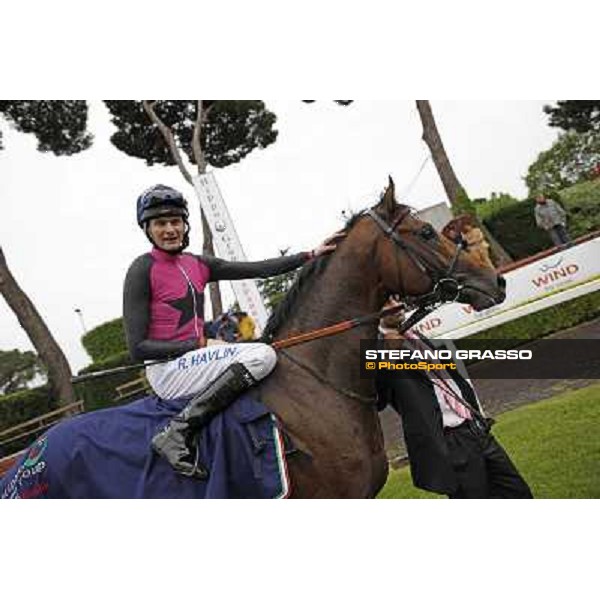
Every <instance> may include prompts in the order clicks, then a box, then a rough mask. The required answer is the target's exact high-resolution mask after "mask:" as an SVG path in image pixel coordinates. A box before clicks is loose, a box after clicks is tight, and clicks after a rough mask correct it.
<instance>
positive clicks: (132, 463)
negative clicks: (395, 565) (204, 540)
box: [0, 391, 289, 498]
mask: <svg viewBox="0 0 600 600" xmlns="http://www.w3.org/2000/svg"><path fill="white" fill-rule="evenodd" d="M255 394H256V392H255V391H251V392H249V393H247V394H245V395H244V396H242V397H241V398H239V399H238V400H236V401H235V402H234V403H233V404H232V405H231V406H230V407H229V408H228V409H227V410H226V411H224V412H223V413H221V414H219V415H217V416H216V417H214V418H213V419H212V420H211V422H210V423H209V424H208V426H207V427H206V428H205V429H204V430H203V432H202V435H201V438H200V442H199V450H200V457H201V460H202V462H203V464H204V466H206V467H207V468H208V470H209V473H210V475H209V478H208V479H207V480H205V481H199V480H197V479H192V478H189V477H185V476H182V475H178V474H177V473H176V472H175V471H174V470H173V469H172V467H171V466H170V465H169V463H168V462H167V461H166V460H165V459H164V458H162V457H160V456H158V455H157V454H156V453H155V452H153V451H152V449H151V446H150V441H151V439H152V437H153V436H154V435H155V433H157V432H158V431H159V430H160V429H161V428H162V427H164V426H165V425H166V424H167V423H168V422H169V421H170V419H171V418H172V417H173V416H174V415H176V414H177V413H178V412H179V411H180V410H181V409H182V408H183V406H184V405H185V403H184V402H183V401H178V400H173V401H163V400H159V399H158V398H157V397H156V396H146V397H144V398H141V399H140V400H137V401H135V402H132V403H130V404H127V405H125V406H119V407H115V408H109V409H104V410H99V411H95V412H92V413H86V414H83V415H78V416H76V417H73V418H71V419H68V420H66V421H63V422H61V423H59V424H58V425H55V426H54V427H52V428H51V429H49V430H48V431H47V432H46V434H44V436H42V437H41V438H39V439H38V440H37V441H36V442H35V443H34V444H32V445H31V446H30V447H29V449H28V450H27V451H26V452H25V453H24V454H23V456H22V457H21V458H20V460H19V461H17V463H16V464H15V465H13V466H12V468H11V469H10V470H9V471H8V472H7V473H6V474H5V476H4V477H3V478H2V479H1V480H0V498H284V497H287V495H288V494H289V482H288V478H287V470H286V465H285V454H284V448H283V442H282V435H281V432H280V430H279V428H278V426H277V422H276V419H275V417H273V415H271V414H270V413H269V411H268V410H267V408H266V407H265V406H264V405H263V404H262V403H261V402H260V401H259V400H258V399H257V398H256V396H255Z"/></svg>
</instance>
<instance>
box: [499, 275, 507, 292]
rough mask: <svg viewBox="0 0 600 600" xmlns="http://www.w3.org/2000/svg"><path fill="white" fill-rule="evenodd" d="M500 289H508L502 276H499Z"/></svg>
mask: <svg viewBox="0 0 600 600" xmlns="http://www.w3.org/2000/svg"><path fill="white" fill-rule="evenodd" d="M498 287H500V288H502V289H503V290H505V289H506V279H504V277H502V275H498Z"/></svg>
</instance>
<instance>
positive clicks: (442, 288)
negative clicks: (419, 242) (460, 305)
mask: <svg viewBox="0 0 600 600" xmlns="http://www.w3.org/2000/svg"><path fill="white" fill-rule="evenodd" d="M365 214H367V215H368V216H369V217H370V218H371V219H373V221H375V223H376V224H377V226H378V227H379V228H380V229H381V230H382V231H383V233H384V234H385V235H386V237H388V238H389V239H390V240H391V241H392V242H393V243H394V244H395V245H396V246H398V248H400V249H401V250H403V251H404V252H405V253H406V254H407V256H408V257H409V258H410V259H411V260H412V262H413V263H414V264H415V265H416V267H417V268H418V269H419V270H420V271H421V272H422V273H423V274H424V275H427V277H429V279H431V281H432V282H433V289H432V291H431V292H429V293H427V294H421V295H420V296H416V297H414V298H410V299H408V303H409V304H410V305H413V306H415V307H417V309H418V311H419V310H420V309H424V310H426V312H425V313H424V314H423V315H422V316H420V318H419V320H420V319H422V318H423V316H425V314H427V313H429V312H431V311H432V310H433V309H434V308H435V307H436V306H437V305H438V304H441V303H444V302H454V301H456V300H457V299H458V297H459V296H460V293H461V291H462V288H463V286H462V285H461V284H460V283H459V282H458V280H457V279H456V277H455V276H454V271H455V269H456V265H457V264H458V257H459V255H460V252H461V250H462V246H461V245H460V244H458V245H457V246H456V252H455V253H454V256H453V257H452V260H451V261H450V265H449V266H448V268H447V269H445V270H443V271H442V270H440V269H439V268H437V267H434V266H432V265H431V264H428V261H427V260H426V259H425V257H424V256H422V255H419V254H418V253H417V252H416V251H415V250H414V249H413V248H411V247H410V246H408V245H407V244H406V242H405V241H404V240H403V239H402V238H401V237H400V234H399V233H398V232H397V231H396V229H397V228H398V226H399V225H400V223H402V221H403V220H404V219H405V218H406V217H407V216H408V215H409V214H410V209H407V210H404V211H402V212H401V213H400V215H398V217H397V218H396V219H395V220H394V221H393V223H392V224H391V225H390V224H388V223H386V222H385V221H384V220H383V219H382V218H381V217H380V216H379V215H378V214H377V213H376V212H375V211H374V210H372V209H371V210H368V211H367V212H366V213H365ZM424 227H425V228H426V227H428V225H425V226H424ZM429 227H431V226H430V225H429ZM411 233H415V232H414V231H411ZM418 311H417V312H418ZM410 321H412V318H411V319H410ZM415 322H416V321H414V322H412V323H411V325H410V327H412V326H413V325H414V323H415ZM407 323H408V321H407ZM410 327H407V329H409V328H410Z"/></svg>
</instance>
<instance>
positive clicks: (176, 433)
mask: <svg viewBox="0 0 600 600" xmlns="http://www.w3.org/2000/svg"><path fill="white" fill-rule="evenodd" d="M255 383H256V380H255V379H254V377H253V376H252V374H251V373H250V371H248V369H247V368H246V367H245V366H244V365H242V364H241V363H233V364H231V365H230V366H229V367H228V368H227V369H226V370H225V371H224V372H223V373H221V375H219V377H217V378H216V379H215V380H214V381H213V382H212V383H211V384H210V385H209V386H208V387H207V388H206V389H205V390H204V391H203V392H200V393H199V394H198V395H196V396H194V397H193V398H192V399H191V400H190V402H189V403H188V404H187V406H186V407H185V408H184V409H183V410H182V411H181V412H180V413H179V414H178V415H176V416H175V417H173V419H172V420H171V422H170V423H169V424H168V425H167V426H166V427H165V428H164V429H163V430H162V431H161V432H160V433H158V434H157V435H155V436H154V438H152V447H153V448H154V450H155V451H156V452H158V454H160V455H161V456H163V457H164V458H166V459H167V460H168V461H169V463H171V465H172V466H173V468H174V469H175V471H177V472H178V473H180V474H181V475H186V476H188V477H197V478H198V479H205V478H206V477H207V475H208V473H207V471H206V469H205V468H204V467H203V466H202V465H201V464H200V462H199V457H198V449H197V434H198V432H199V431H200V430H201V429H202V427H204V426H205V425H206V424H207V423H208V422H209V421H210V420H211V419H212V417H214V416H215V415H216V414H217V413H220V412H221V411H223V410H225V409H226V408H227V407H228V406H229V405H230V404H231V403H232V402H233V401H234V400H235V399H236V398H237V397H238V396H239V395H240V394H241V393H242V392H244V391H246V390H247V389H248V388H250V387H252V386H253V385H254V384H255Z"/></svg>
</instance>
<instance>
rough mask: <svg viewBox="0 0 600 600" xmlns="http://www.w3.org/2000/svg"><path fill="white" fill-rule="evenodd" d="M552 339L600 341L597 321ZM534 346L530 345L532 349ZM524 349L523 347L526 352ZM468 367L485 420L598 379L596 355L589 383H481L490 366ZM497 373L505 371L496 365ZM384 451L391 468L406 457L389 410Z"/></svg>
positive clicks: (383, 419)
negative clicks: (485, 416) (481, 375)
mask: <svg viewBox="0 0 600 600" xmlns="http://www.w3.org/2000/svg"><path fill="white" fill-rule="evenodd" d="M548 337H549V338H553V339H600V318H598V319H594V320H593V321H589V322H588V323H583V324H581V325H578V326H576V327H572V328H571V329H566V330H564V331H561V332H559V333H556V334H553V335H551V336H548ZM533 344H535V342H533V343H532V345H533ZM527 347H528V345H526V346H523V348H527ZM491 362H492V361H487V363H486V364H485V365H484V364H483V363H482V364H479V365H473V366H471V367H469V374H470V375H471V380H472V381H473V383H474V385H475V389H476V390H477V393H478V395H479V398H480V400H481V402H482V404H483V408H484V410H485V412H486V414H487V415H488V416H495V415H498V414H500V413H502V412H505V411H507V410H511V409H513V408H516V407H518V406H522V405H524V404H530V403H532V402H539V401H542V400H545V399H546V398H550V397H552V396H555V395H556V394H559V393H561V392H566V391H570V390H575V389H579V388H582V387H587V386H588V385H591V384H592V383H596V382H597V381H598V380H599V379H600V355H598V357H595V360H594V368H593V370H592V372H590V378H589V379H488V378H485V379H482V378H478V377H477V374H478V373H481V372H483V369H485V371H486V372H487V374H488V375H489V370H490V368H491V367H490V363H491ZM497 368H498V369H505V368H506V367H504V366H502V365H501V364H500V363H499V364H498V365H497ZM380 417H381V426H382V429H383V436H384V439H385V447H386V450H387V453H388V456H389V458H390V460H391V461H392V464H393V465H396V464H403V463H404V462H405V461H404V457H405V455H406V448H405V446H404V439H403V436H402V424H401V421H400V419H399V418H398V415H397V414H396V412H395V411H394V410H392V409H390V408H389V407H388V408H386V409H385V410H384V411H383V412H382V413H381V414H380Z"/></svg>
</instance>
